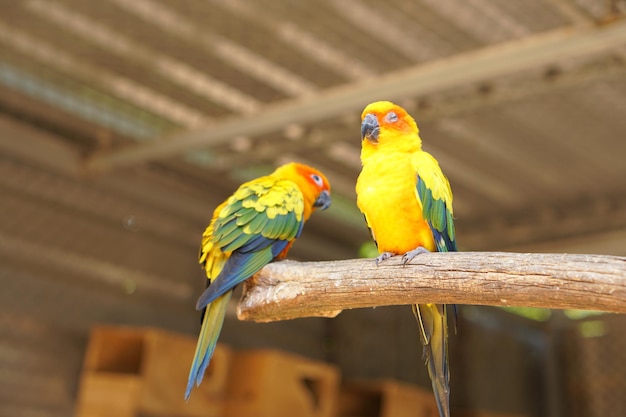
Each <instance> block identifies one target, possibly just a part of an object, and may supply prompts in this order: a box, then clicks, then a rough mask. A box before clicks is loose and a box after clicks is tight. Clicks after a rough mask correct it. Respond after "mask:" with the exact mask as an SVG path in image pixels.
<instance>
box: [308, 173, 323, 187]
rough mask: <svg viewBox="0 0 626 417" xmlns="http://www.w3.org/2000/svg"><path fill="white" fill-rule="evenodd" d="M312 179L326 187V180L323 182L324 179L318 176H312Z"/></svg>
mask: <svg viewBox="0 0 626 417" xmlns="http://www.w3.org/2000/svg"><path fill="white" fill-rule="evenodd" d="M311 179H312V180H313V182H315V184H317V185H318V186H320V187H321V186H323V185H324V180H322V177H320V176H319V175H317V174H311Z"/></svg>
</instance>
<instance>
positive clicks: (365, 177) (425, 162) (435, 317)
mask: <svg viewBox="0 0 626 417" xmlns="http://www.w3.org/2000/svg"><path fill="white" fill-rule="evenodd" d="M361 138H362V143H361V145H362V148H361V163H362V166H363V167H362V170H361V173H360V174H359V177H358V179H357V184H356V193H357V205H358V207H359V209H360V210H361V212H362V213H363V214H364V215H365V220H366V222H367V225H368V227H369V228H370V231H371V233H372V237H373V238H374V240H375V242H376V245H377V247H378V252H379V254H380V255H379V256H378V257H377V258H376V264H377V265H378V264H379V263H380V262H382V261H384V260H385V259H388V258H390V257H391V256H394V255H402V260H403V263H405V264H406V263H407V262H409V261H410V260H411V259H413V258H414V257H415V256H417V255H418V254H420V253H423V252H432V251H437V252H448V251H456V250H457V248H456V240H455V236H454V221H453V212H452V190H451V189H450V183H449V182H448V179H447V178H446V177H445V176H444V174H443V172H442V171H441V168H440V167H439V164H438V163H437V160H436V159H435V158H434V157H433V156H432V155H430V154H429V153H427V152H424V151H423V150H422V141H421V139H420V136H419V130H418V128H417V124H416V123H415V120H413V118H412V117H411V116H410V115H409V114H408V113H407V112H406V110H404V109H403V108H402V107H400V106H398V105H396V104H393V103H391V102H389V101H378V102H375V103H371V104H369V105H368V106H367V107H366V108H365V110H363V113H362V115H361ZM448 307H452V308H453V309H454V306H446V305H442V304H416V305H413V313H414V314H415V317H416V319H417V321H418V324H419V327H420V336H421V341H422V344H423V345H424V359H425V361H426V365H427V367H428V374H429V375H430V379H431V381H432V385H433V391H434V393H435V398H436V400H437V406H438V408H439V414H440V416H441V417H449V416H450V388H449V380H450V374H449V370H448V322H447V313H448V311H447V310H448Z"/></svg>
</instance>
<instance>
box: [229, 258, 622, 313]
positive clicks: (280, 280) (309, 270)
mask: <svg viewBox="0 0 626 417" xmlns="http://www.w3.org/2000/svg"><path fill="white" fill-rule="evenodd" d="M414 303H446V304H482V305H493V306H526V307H545V308H558V309H564V308H576V309H586V310H603V311H609V312H616V313H625V312H626V257H617V256H605V255H568V254H522V253H504V252H454V253H425V254H421V255H419V256H417V257H416V258H414V259H413V261H412V262H411V263H410V264H407V265H402V261H401V258H400V257H399V256H396V257H393V258H391V259H388V260H386V261H384V262H382V263H381V264H380V265H379V266H376V264H375V262H374V260H373V259H355V260H345V261H328V262H295V261H281V262H275V263H272V264H269V265H267V266H266V267H265V268H263V269H262V270H261V271H260V272H259V273H258V274H256V275H255V276H254V277H252V278H250V279H249V280H248V281H247V282H246V283H245V285H244V293H243V296H242V299H241V301H240V302H239V305H238V308H237V315H238V317H239V319H241V320H254V321H261V322H267V321H277V320H286V319H293V318H298V317H314V316H317V317H334V316H336V315H337V314H339V313H340V312H341V311H342V310H344V309H351V308H363V307H376V306H385V305H398V304H414Z"/></svg>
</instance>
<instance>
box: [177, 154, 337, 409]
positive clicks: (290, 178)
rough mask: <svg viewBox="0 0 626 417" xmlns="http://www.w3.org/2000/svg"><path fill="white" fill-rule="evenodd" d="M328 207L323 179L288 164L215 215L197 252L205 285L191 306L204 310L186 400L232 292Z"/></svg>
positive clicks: (238, 194) (239, 193)
mask: <svg viewBox="0 0 626 417" xmlns="http://www.w3.org/2000/svg"><path fill="white" fill-rule="evenodd" d="M330 203H331V198H330V184H329V183H328V180H327V179H326V177H325V176H324V174H322V173H321V172H320V171H318V170H316V169H314V168H311V167H309V166H306V165H303V164H298V163H289V164H286V165H283V166H281V167H279V168H277V169H276V170H275V171H274V172H273V173H271V174H270V175H267V176H264V177H260V178H257V179H254V180H252V181H249V182H246V183H245V184H242V185H241V186H240V187H239V188H238V189H237V191H235V193H234V194H233V195H232V196H231V197H229V198H228V199H227V200H226V201H224V202H223V203H222V204H220V205H219V206H218V207H217V208H216V209H215V211H214V212H213V218H212V219H211V222H210V224H209V226H208V227H207V228H206V230H205V231H204V234H203V235H202V246H201V247H200V259H199V261H200V264H201V265H203V267H204V270H205V272H206V276H207V278H208V279H209V284H210V285H208V287H207V289H206V290H205V291H204V293H202V295H201V296H200V298H199V299H198V302H197V303H196V309H198V310H202V309H206V310H205V313H204V317H203V320H202V327H201V329H200V335H199V337H198V344H197V346H196V353H195V355H194V358H193V362H192V364H191V370H190V372H189V380H188V382H187V389H186V391H185V399H188V398H189V395H190V394H191V390H192V389H193V386H194V384H195V385H196V386H197V385H199V384H200V382H202V377H203V376H204V372H205V370H206V369H207V367H208V366H209V361H210V360H211V356H212V355H213V351H214V349H215V345H216V343H217V338H218V336H219V334H220V331H221V329H222V324H223V322H224V316H225V314H226V305H227V304H228V300H229V299H230V297H231V295H232V292H233V289H234V288H235V286H236V285H237V284H239V283H241V282H243V281H245V280H246V279H248V278H250V277H251V276H252V275H254V274H255V273H256V272H258V271H259V270H260V269H261V268H262V267H263V266H265V265H266V264H268V263H269V262H271V261H273V260H275V259H282V258H284V257H285V256H287V252H288V251H289V249H290V247H291V245H292V244H293V242H294V241H295V239H296V238H297V237H298V236H300V233H302V228H303V226H304V222H305V221H307V220H308V219H309V217H310V216H311V213H312V212H313V211H315V210H316V209H321V210H325V209H327V208H328V207H329V206H330Z"/></svg>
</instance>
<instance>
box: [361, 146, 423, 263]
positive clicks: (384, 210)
mask: <svg viewBox="0 0 626 417" xmlns="http://www.w3.org/2000/svg"><path fill="white" fill-rule="evenodd" d="M410 158H411V154H409V153H387V154H383V153H379V154H376V155H374V156H372V157H370V158H368V160H367V162H366V163H365V164H364V166H363V169H362V171H361V174H360V175H359V178H358V179H357V185H356V192H357V205H358V207H359V209H360V210H361V212H363V214H364V215H365V218H366V220H367V223H368V226H369V228H370V229H371V230H372V234H373V235H374V239H375V240H376V243H377V244H378V251H379V252H381V253H382V252H392V253H395V254H404V253H406V252H408V251H410V250H412V249H415V248H417V247H418V246H423V247H425V248H426V249H428V250H430V251H434V250H435V243H434V240H433V235H432V232H431V231H430V227H429V226H428V224H427V223H426V222H425V221H424V218H423V217H422V210H421V207H420V204H419V201H418V200H417V195H416V173H415V171H414V169H413V168H412V166H411V159H410Z"/></svg>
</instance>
